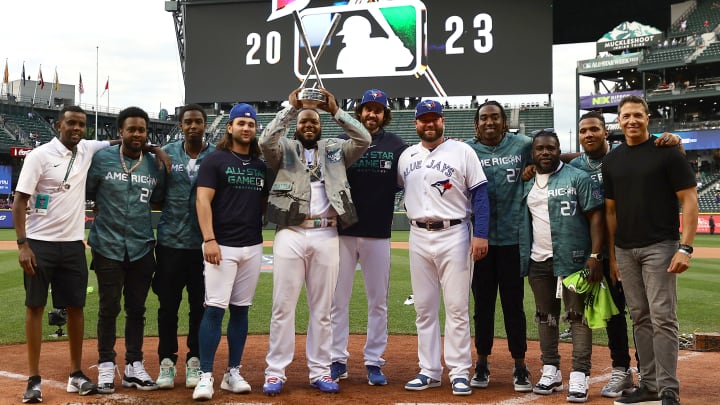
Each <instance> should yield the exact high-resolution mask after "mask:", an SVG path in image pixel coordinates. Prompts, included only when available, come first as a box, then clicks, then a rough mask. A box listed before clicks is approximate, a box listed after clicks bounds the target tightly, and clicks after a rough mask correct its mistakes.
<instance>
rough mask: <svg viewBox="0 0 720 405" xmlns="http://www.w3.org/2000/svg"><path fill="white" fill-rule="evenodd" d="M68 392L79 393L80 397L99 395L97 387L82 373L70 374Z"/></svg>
mask: <svg viewBox="0 0 720 405" xmlns="http://www.w3.org/2000/svg"><path fill="white" fill-rule="evenodd" d="M66 391H67V392H77V393H78V394H80V395H90V394H97V392H98V390H97V385H95V384H93V382H92V381H90V379H89V378H87V376H86V375H85V374H83V372H82V371H79V370H78V371H76V372H74V373H72V374H70V377H69V378H68V383H67V389H66Z"/></svg>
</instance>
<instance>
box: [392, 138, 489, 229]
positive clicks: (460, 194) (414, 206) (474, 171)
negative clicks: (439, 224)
mask: <svg viewBox="0 0 720 405" xmlns="http://www.w3.org/2000/svg"><path fill="white" fill-rule="evenodd" d="M484 183H487V179H486V178H485V173H484V172H483V168H482V166H481V165H480V161H479V160H478V158H477V155H476V154H475V152H473V150H472V148H470V147H469V146H468V145H467V144H465V143H462V142H457V141H454V140H452V139H447V140H445V142H443V143H441V144H440V145H438V146H437V147H436V148H435V149H433V150H432V151H430V150H428V149H425V148H424V147H423V146H422V144H421V143H417V144H415V145H413V146H410V147H409V148H407V149H405V151H404V152H403V153H402V155H401V156H400V161H399V162H398V184H399V185H401V186H404V187H405V208H406V209H407V216H408V218H410V219H411V220H416V221H421V222H425V221H437V220H446V219H466V218H470V214H471V212H472V207H471V201H470V200H471V198H470V191H471V190H473V189H475V188H476V187H479V186H480V185H481V184H484Z"/></svg>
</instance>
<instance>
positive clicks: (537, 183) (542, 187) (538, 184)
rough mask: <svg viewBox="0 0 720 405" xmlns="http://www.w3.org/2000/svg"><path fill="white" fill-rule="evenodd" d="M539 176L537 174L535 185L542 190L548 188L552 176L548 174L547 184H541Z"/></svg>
mask: <svg viewBox="0 0 720 405" xmlns="http://www.w3.org/2000/svg"><path fill="white" fill-rule="evenodd" d="M538 177H539V176H538V175H535V185H536V186H537V188H539V189H540V190H542V189H546V188H547V186H548V183H550V176H548V179H547V181H546V182H545V185H544V186H541V185H540V182H539V181H538Z"/></svg>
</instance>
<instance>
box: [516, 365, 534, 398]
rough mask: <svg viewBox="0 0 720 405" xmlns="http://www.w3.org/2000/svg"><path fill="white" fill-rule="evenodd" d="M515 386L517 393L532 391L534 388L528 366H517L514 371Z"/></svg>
mask: <svg viewBox="0 0 720 405" xmlns="http://www.w3.org/2000/svg"><path fill="white" fill-rule="evenodd" d="M513 385H514V386H515V391H517V392H530V391H532V389H533V386H532V383H530V370H528V368H527V366H524V367H518V366H515V368H514V369H513Z"/></svg>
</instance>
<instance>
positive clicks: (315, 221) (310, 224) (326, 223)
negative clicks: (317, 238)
mask: <svg viewBox="0 0 720 405" xmlns="http://www.w3.org/2000/svg"><path fill="white" fill-rule="evenodd" d="M336 224H337V220H336V219H335V217H322V218H310V219H306V220H304V221H302V222H301V223H300V225H298V226H299V227H301V228H305V229H314V228H328V227H334V226H335V225H336Z"/></svg>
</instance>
